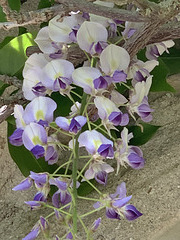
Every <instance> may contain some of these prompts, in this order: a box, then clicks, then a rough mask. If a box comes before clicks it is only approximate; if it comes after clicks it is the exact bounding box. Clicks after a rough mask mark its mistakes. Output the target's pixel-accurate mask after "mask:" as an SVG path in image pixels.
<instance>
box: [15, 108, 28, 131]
mask: <svg viewBox="0 0 180 240" xmlns="http://www.w3.org/2000/svg"><path fill="white" fill-rule="evenodd" d="M23 115H24V109H23V107H22V106H21V105H18V104H16V105H15V106H14V117H15V118H16V127H17V128H22V129H24V127H25V126H26V123H25V122H24V119H23Z"/></svg>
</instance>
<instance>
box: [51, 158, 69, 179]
mask: <svg viewBox="0 0 180 240" xmlns="http://www.w3.org/2000/svg"><path fill="white" fill-rule="evenodd" d="M71 162H72V161H71V160H69V161H68V162H66V163H64V164H62V165H61V166H59V167H58V168H57V169H56V170H55V171H54V172H53V174H50V176H54V175H55V174H56V173H57V172H58V171H59V170H60V169H61V168H62V167H64V166H66V165H67V164H69V163H71ZM66 174H67V173H66Z"/></svg>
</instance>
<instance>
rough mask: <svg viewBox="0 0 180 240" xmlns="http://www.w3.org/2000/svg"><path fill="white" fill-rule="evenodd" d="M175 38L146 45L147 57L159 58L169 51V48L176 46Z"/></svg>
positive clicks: (150, 58)
mask: <svg viewBox="0 0 180 240" xmlns="http://www.w3.org/2000/svg"><path fill="white" fill-rule="evenodd" d="M174 44H175V43H174V42H173V40H168V41H163V42H161V43H154V44H150V45H148V46H147V47H146V57H147V59H149V60H152V59H154V60H157V58H158V57H159V56H161V55H162V54H163V53H164V52H165V51H166V52H167V53H169V51H168V48H171V47H173V46H174Z"/></svg>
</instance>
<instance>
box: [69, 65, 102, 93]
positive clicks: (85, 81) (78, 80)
mask: <svg viewBox="0 0 180 240" xmlns="http://www.w3.org/2000/svg"><path fill="white" fill-rule="evenodd" d="M101 75H102V74H101V72H100V71H99V70H98V69H97V68H93V67H79V68H77V69H75V70H74V72H73V74H72V78H73V83H74V84H75V85H77V86H80V87H82V88H83V90H84V92H85V93H87V94H92V95H94V94H95V88H94V84H93V81H94V80H95V79H97V78H99V77H100V76H101Z"/></svg>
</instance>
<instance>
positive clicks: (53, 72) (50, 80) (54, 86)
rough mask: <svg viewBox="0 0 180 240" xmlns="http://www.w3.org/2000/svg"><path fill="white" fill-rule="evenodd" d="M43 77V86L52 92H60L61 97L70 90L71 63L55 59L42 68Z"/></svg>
mask: <svg viewBox="0 0 180 240" xmlns="http://www.w3.org/2000/svg"><path fill="white" fill-rule="evenodd" d="M43 71H44V74H45V77H44V79H43V80H42V83H43V85H44V86H45V87H46V88H47V89H50V90H52V91H55V92H57V91H60V93H61V94H62V95H63V94H65V93H68V91H69V90H70V87H69V85H70V84H71V83H72V78H71V76H72V73H73V71H74V66H73V64H72V63H71V62H69V61H67V60H64V59H55V60H52V61H51V62H49V63H48V64H46V66H45V67H44V68H43Z"/></svg>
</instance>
